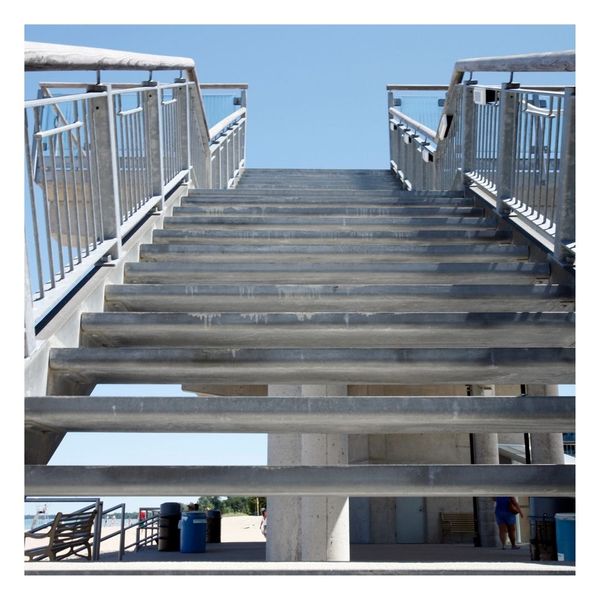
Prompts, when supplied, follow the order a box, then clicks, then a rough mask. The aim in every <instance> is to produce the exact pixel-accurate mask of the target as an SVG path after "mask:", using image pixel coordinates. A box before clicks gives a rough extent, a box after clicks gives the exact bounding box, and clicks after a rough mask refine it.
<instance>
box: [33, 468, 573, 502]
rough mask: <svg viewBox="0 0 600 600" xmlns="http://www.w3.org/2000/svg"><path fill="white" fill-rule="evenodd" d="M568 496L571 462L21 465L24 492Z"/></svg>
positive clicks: (83, 494) (71, 493) (570, 486)
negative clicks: (503, 463) (314, 464)
mask: <svg viewBox="0 0 600 600" xmlns="http://www.w3.org/2000/svg"><path fill="white" fill-rule="evenodd" d="M175 490H176V491H177V495H179V496H190V497H192V498H196V497H198V496H219V495H226V496H314V495H327V496H351V497H357V496H366V497H379V496H394V497H406V496H426V497H432V496H443V497H463V496H471V495H473V494H475V495H477V496H501V495H511V496H558V497H561V496H573V495H574V494H575V466H574V465H344V466H323V467H321V466H318V467H317V466H315V467H312V466H311V467H308V466H294V467H255V466H232V467H229V466H228V467H219V466H209V467H205V466H202V467H198V466H178V467H165V466H158V465H152V466H145V465H135V466H129V465H127V466H115V467H111V466H40V465H26V466H25V495H27V496H57V495H61V496H75V497H77V496H90V497H96V496H100V497H102V496H142V495H145V496H172V495H173V493H174V491H175Z"/></svg>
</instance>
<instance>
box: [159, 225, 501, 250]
mask: <svg viewBox="0 0 600 600" xmlns="http://www.w3.org/2000/svg"><path fill="white" fill-rule="evenodd" d="M510 239H512V232H510V231H507V230H497V229H495V228H488V229H474V228H473V229H413V230H411V231H409V230H405V231H394V230H391V229H387V230H379V231H378V230H371V231H352V230H344V229H342V230H340V229H337V230H331V229H330V228H320V229H319V228H312V229H300V228H297V229H280V228H273V229H255V228H253V227H247V228H242V227H237V228H231V229H229V228H226V227H222V228H218V229H217V228H214V227H205V228H197V229H183V228H182V229H173V228H169V229H156V230H154V234H153V242H154V243H178V242H179V243H198V242H201V241H203V240H208V241H210V240H214V241H215V243H217V242H220V241H222V242H225V241H228V240H237V241H243V243H245V244H248V243H265V241H268V242H274V241H277V242H278V243H299V242H302V243H303V244H313V243H314V244H322V243H327V242H338V241H340V242H343V243H345V244H350V243H352V244H356V245H362V246H366V245H368V244H372V243H378V244H381V243H383V244H385V245H390V244H403V243H405V242H406V241H408V240H420V241H429V240H436V241H437V240H439V241H440V242H443V243H453V242H459V243H460V242H464V241H465V240H473V241H476V242H497V241H505V242H506V241H509V240H510Z"/></svg>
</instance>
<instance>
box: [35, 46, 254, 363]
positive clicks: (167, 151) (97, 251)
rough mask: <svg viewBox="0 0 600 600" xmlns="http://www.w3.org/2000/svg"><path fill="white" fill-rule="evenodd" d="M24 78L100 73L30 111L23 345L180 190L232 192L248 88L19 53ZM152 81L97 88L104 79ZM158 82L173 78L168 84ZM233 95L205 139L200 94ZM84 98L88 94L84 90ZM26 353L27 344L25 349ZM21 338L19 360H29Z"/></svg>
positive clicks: (45, 92)
mask: <svg viewBox="0 0 600 600" xmlns="http://www.w3.org/2000/svg"><path fill="white" fill-rule="evenodd" d="M25 69H26V70H27V71H44V70H52V71H73V70H78V71H83V70H87V71H89V70H92V71H95V72H96V81H95V82H90V83H65V82H57V83H41V84H40V90H39V94H38V95H39V97H38V98H37V99H35V100H27V101H26V102H25V181H26V188H25V195H26V203H25V224H26V234H25V235H26V238H25V246H26V256H27V260H26V270H27V273H26V286H27V289H26V293H25V302H26V315H27V316H28V317H29V318H28V320H29V322H30V323H31V325H30V326H29V327H26V336H27V335H28V336H29V338H31V336H32V329H33V328H34V327H35V325H36V324H39V323H40V321H41V320H42V319H43V318H44V317H45V316H46V315H47V314H48V313H49V312H50V311H52V310H53V309H54V308H55V307H56V306H57V305H58V304H59V303H60V302H61V301H62V300H63V299H64V298H65V297H66V296H67V295H68V294H69V293H70V292H71V291H72V290H73V289H74V288H75V287H76V286H77V285H78V284H79V283H80V281H81V280H82V279H83V278H84V277H85V276H86V275H87V274H88V273H89V272H90V271H91V270H92V269H93V268H94V266H95V265H97V264H98V263H99V262H102V261H104V260H106V258H107V257H112V258H116V257H118V255H119V250H120V246H121V244H122V243H123V241H124V240H126V239H127V237H128V236H129V235H130V234H131V232H132V231H134V230H135V228H136V227H137V226H138V225H139V224H140V223H141V222H142V221H143V220H144V219H145V218H147V217H148V215H149V214H151V213H155V212H156V211H160V210H161V209H162V208H163V206H164V201H165V198H166V197H167V196H168V195H169V194H170V193H171V192H172V191H173V190H174V189H175V188H176V187H178V186H179V185H181V184H182V183H188V184H189V185H190V186H192V187H194V188H227V187H232V186H234V185H235V184H236V182H237V180H238V178H239V176H240V175H241V173H242V171H243V169H244V166H245V131H246V88H247V86H246V85H245V84H208V85H206V86H202V90H201V86H200V85H199V83H198V77H197V75H196V71H195V67H194V61H193V60H191V59H188V58H178V57H164V56H154V55H145V54H136V53H128V52H117V51H112V50H103V49H96V48H81V47H73V46H60V45H54V44H37V43H33V42H26V45H25ZM114 70H128V71H142V72H143V71H148V72H149V73H148V77H147V78H146V79H145V80H144V81H140V82H139V83H132V84H130V83H113V84H110V83H103V82H102V78H103V76H104V75H105V72H106V71H114ZM155 71H165V72H166V71H175V72H178V73H177V75H178V76H176V77H175V80H174V81H173V82H171V83H159V82H157V81H155V80H153V73H154V72H155ZM205 88H206V89H212V90H215V89H228V90H233V89H235V90H239V92H240V96H239V98H238V99H237V102H236V103H237V104H238V105H239V108H237V109H236V110H234V111H233V112H232V114H230V115H229V116H227V117H225V118H224V119H222V120H221V121H220V122H219V123H217V124H216V125H214V126H213V127H211V128H209V126H208V124H207V118H206V114H205V111H204V105H203V100H202V93H201V91H203V90H204V89H205ZM82 90H83V91H82ZM29 345H31V344H29ZM27 346H28V344H27V337H26V355H27V354H28V352H27Z"/></svg>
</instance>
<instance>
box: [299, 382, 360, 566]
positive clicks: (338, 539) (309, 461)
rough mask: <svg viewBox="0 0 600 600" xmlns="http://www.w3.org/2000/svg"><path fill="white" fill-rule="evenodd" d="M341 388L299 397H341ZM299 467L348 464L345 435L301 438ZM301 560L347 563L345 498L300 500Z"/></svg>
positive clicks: (311, 390)
mask: <svg viewBox="0 0 600 600" xmlns="http://www.w3.org/2000/svg"><path fill="white" fill-rule="evenodd" d="M346 393H347V387H346V386H345V385H303V386H302V395H303V396H305V397H310V396H315V397H324V396H345V395H346ZM302 464H303V465H346V464H348V436H347V435H346V434H302ZM301 515H302V524H301V539H302V560H303V561H349V560H350V512H349V503H348V498H339V497H337V496H304V497H303V498H302V509H301Z"/></svg>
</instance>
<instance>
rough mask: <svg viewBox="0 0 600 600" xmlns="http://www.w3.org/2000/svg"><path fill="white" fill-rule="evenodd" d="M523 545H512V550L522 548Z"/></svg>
mask: <svg viewBox="0 0 600 600" xmlns="http://www.w3.org/2000/svg"><path fill="white" fill-rule="evenodd" d="M520 549H521V546H512V550H520Z"/></svg>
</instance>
